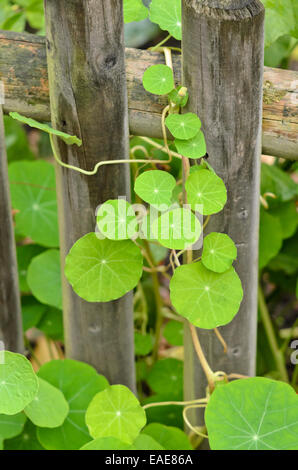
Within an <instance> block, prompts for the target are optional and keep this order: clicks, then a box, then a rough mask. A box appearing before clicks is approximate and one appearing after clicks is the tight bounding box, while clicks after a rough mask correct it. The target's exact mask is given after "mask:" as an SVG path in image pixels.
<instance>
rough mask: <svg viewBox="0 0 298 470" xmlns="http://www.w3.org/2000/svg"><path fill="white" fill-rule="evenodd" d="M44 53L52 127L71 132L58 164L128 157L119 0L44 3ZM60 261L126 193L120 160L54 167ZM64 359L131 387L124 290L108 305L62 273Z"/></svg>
mask: <svg viewBox="0 0 298 470" xmlns="http://www.w3.org/2000/svg"><path fill="white" fill-rule="evenodd" d="M45 16H46V35H47V58H48V70H49V83H50V97H51V116H52V124H53V126H54V127H55V128H58V129H62V130H63V131H65V132H68V133H70V134H74V135H77V136H79V137H80V138H81V139H82V141H83V145H82V147H81V148H78V147H76V146H72V147H69V146H66V145H65V144H64V143H63V142H62V141H61V140H60V141H59V143H58V142H57V144H58V145H59V153H60V157H61V159H62V160H63V161H64V162H67V163H69V164H72V165H75V166H78V167H81V168H88V169H92V168H93V167H94V165H95V163H96V162H98V161H100V160H115V159H126V158H128V156H129V142H128V113H127V92H126V79H125V61H124V39H123V13H122V1H121V2H119V1H118V0H85V1H83V2H82V1H81V0H46V1H45ZM56 176H57V190H58V206H59V225H60V242H61V259H62V265H63V264H64V259H65V256H66V254H67V253H68V251H69V249H70V248H71V246H72V245H73V243H74V242H75V241H76V240H77V239H78V238H80V237H81V236H83V235H85V234H86V233H88V232H92V231H94V230H95V227H96V223H95V213H96V208H97V206H98V205H99V204H101V203H103V202H104V201H105V200H107V199H111V198H117V197H118V196H126V197H129V195H130V185H129V168H128V166H127V165H115V166H105V167H103V168H102V169H101V171H100V172H99V173H98V174H97V175H95V176H84V175H82V174H80V173H77V172H74V171H71V170H68V169H65V168H62V167H60V166H57V168H56ZM63 310H64V318H65V335H66V338H65V339H66V352H67V356H68V357H71V358H74V359H78V360H81V361H84V362H87V363H89V364H91V365H93V366H94V367H96V369H97V370H98V371H99V372H101V373H102V374H104V375H105V376H106V377H107V378H108V380H109V381H110V383H122V384H125V385H127V386H129V387H130V388H131V389H132V390H134V389H135V371H134V346H133V345H134V340H133V306H132V294H131V293H129V294H127V295H126V296H125V297H123V298H121V299H119V300H117V301H114V302H110V303H88V302H86V301H84V300H82V299H81V298H79V297H78V296H77V295H76V294H75V293H74V292H73V291H72V288H71V287H70V285H69V284H68V282H67V281H66V279H65V277H64V276H63Z"/></svg>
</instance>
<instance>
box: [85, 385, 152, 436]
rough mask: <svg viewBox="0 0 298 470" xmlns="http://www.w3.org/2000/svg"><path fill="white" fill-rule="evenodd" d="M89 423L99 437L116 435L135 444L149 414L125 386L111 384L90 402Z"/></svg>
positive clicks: (91, 432)
mask: <svg viewBox="0 0 298 470" xmlns="http://www.w3.org/2000/svg"><path fill="white" fill-rule="evenodd" d="M86 423H87V426H88V428H89V432H90V434H91V436H92V437H94V438H95V439H96V438H97V437H115V438H117V439H120V440H121V441H123V442H128V443H133V441H134V439H135V438H136V437H137V435H138V434H139V432H140V430H141V429H142V428H143V427H144V426H145V424H146V414H145V411H144V410H143V408H142V407H141V405H140V403H139V401H138V400H137V398H136V397H135V395H134V394H133V393H132V392H131V391H130V390H129V389H128V388H127V387H125V386H124V385H112V386H111V387H108V388H106V389H105V390H104V391H103V392H100V393H98V394H97V395H96V396H95V397H94V398H93V400H92V401H91V403H90V405H89V407H88V410H87V413H86Z"/></svg>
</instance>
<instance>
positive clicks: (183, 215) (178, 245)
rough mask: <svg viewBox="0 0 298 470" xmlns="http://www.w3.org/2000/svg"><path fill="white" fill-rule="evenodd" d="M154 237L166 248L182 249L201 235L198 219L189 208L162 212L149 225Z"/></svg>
mask: <svg viewBox="0 0 298 470" xmlns="http://www.w3.org/2000/svg"><path fill="white" fill-rule="evenodd" d="M151 230H152V233H153V235H154V237H155V238H156V239H157V240H158V241H159V243H160V244H161V245H163V246H165V247H167V248H171V249H178V250H184V249H186V248H187V247H190V246H191V245H192V244H193V243H195V242H196V241H197V240H198V239H199V238H200V235H201V231H202V227H201V224H200V221H199V219H198V218H197V217H196V216H195V215H194V214H193V213H192V212H191V211H190V210H189V209H181V208H179V209H173V210H170V211H168V212H164V213H163V214H161V215H160V216H159V217H158V218H157V219H155V220H154V222H153V223H152V226H151Z"/></svg>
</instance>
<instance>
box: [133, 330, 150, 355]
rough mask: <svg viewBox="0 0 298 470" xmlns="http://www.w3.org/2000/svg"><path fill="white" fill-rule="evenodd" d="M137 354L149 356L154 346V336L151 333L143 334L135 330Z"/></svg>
mask: <svg viewBox="0 0 298 470" xmlns="http://www.w3.org/2000/svg"><path fill="white" fill-rule="evenodd" d="M134 338H135V354H136V355H137V356H147V354H149V353H150V352H151V351H152V348H153V342H154V341H153V337H152V336H151V335H150V334H147V335H142V333H139V332H138V331H136V332H135V337H134Z"/></svg>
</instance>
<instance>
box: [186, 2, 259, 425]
mask: <svg viewBox="0 0 298 470" xmlns="http://www.w3.org/2000/svg"><path fill="white" fill-rule="evenodd" d="M182 3H183V45H182V47H183V83H184V85H185V86H187V87H188V89H189V93H190V101H189V105H188V111H194V112H196V113H198V115H199V116H200V118H201V120H202V123H203V124H202V125H203V130H204V132H205V135H206V139H207V149H208V150H207V151H208V153H209V155H210V159H209V161H210V163H211V165H212V166H213V168H214V169H215V171H216V172H217V173H218V174H219V176H220V177H222V178H223V180H224V181H225V183H226V185H227V188H228V203H227V205H226V207H225V209H224V211H223V212H221V213H219V214H218V215H216V216H212V218H211V221H210V224H209V225H208V232H210V231H219V232H226V233H228V234H229V235H230V236H231V237H232V238H233V240H234V241H235V242H236V244H237V248H238V260H237V263H236V265H235V267H236V270H237V272H238V274H239V275H240V278H241V280H242V284H243V289H244V299H243V302H242V305H241V309H240V312H239V313H238V314H237V316H236V317H235V319H234V320H233V321H232V323H231V324H230V325H228V326H225V327H223V328H221V329H220V330H221V333H222V335H223V337H224V339H225V340H226V342H227V344H228V353H227V354H224V353H223V349H222V345H221V344H220V343H219V341H218V339H217V338H216V336H215V334H214V332H213V331H207V330H199V329H198V334H199V338H200V341H201V344H202V348H203V350H204V352H205V354H206V356H207V359H208V361H209V363H210V365H211V367H212V368H214V369H215V370H222V371H225V372H227V373H231V372H235V373H240V374H245V375H253V374H254V373H255V358H256V327H257V279H258V227H259V174H260V152H261V121H262V80H263V29H264V8H263V6H262V4H261V3H260V2H259V1H258V0H183V2H182ZM205 387H206V380H205V377H204V374H203V371H202V368H201V366H200V364H199V363H198V360H197V358H196V356H195V353H194V351H193V348H192V345H191V339H190V337H189V334H188V332H187V333H186V341H185V395H186V399H188V400H189V399H193V398H197V397H202V396H204V395H205ZM193 418H194V416H193Z"/></svg>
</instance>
